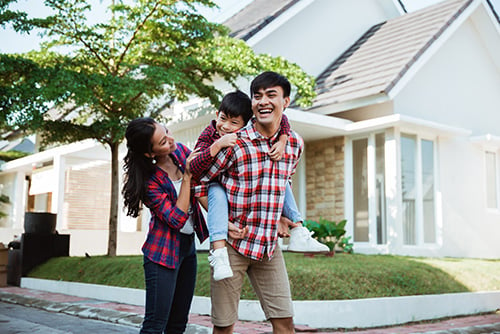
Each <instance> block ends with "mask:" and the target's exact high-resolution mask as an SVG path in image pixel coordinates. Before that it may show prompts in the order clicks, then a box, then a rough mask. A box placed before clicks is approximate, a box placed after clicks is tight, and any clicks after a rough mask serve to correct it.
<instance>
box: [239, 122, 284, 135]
mask: <svg viewBox="0 0 500 334" xmlns="http://www.w3.org/2000/svg"><path fill="white" fill-rule="evenodd" d="M255 122H256V119H255V117H253V118H252V119H251V120H250V121H249V122H248V124H247V125H246V126H245V127H244V128H243V129H242V130H241V131H240V133H241V137H246V138H248V139H250V140H254V139H259V140H271V141H274V140H275V139H276V138H278V133H279V130H278V131H276V133H275V134H274V135H272V136H271V137H264V136H263V135H262V134H261V133H260V132H259V131H257V129H256V128H255Z"/></svg>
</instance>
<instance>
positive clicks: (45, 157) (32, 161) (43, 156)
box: [0, 139, 102, 172]
mask: <svg viewBox="0 0 500 334" xmlns="http://www.w3.org/2000/svg"><path fill="white" fill-rule="evenodd" d="M100 145H102V144H101V143H99V142H97V141H95V140H93V139H86V140H82V141H79V142H76V143H71V144H68V145H63V146H59V147H54V148H51V149H48V150H46V151H42V152H38V153H34V154H31V155H28V156H26V157H23V158H19V159H16V160H12V161H9V162H6V163H5V164H3V165H2V166H1V170H0V172H8V171H16V170H26V169H29V170H32V168H33V167H32V166H34V165H36V164H38V163H42V162H46V161H52V160H53V159H54V157H55V156H64V155H70V154H72V153H76V152H79V151H83V150H88V149H92V148H94V147H98V146H100Z"/></svg>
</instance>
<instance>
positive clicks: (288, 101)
mask: <svg viewBox="0 0 500 334" xmlns="http://www.w3.org/2000/svg"><path fill="white" fill-rule="evenodd" d="M284 100H285V103H284V104H283V109H285V108H288V106H289V105H290V96H287V97H285V98H284Z"/></svg>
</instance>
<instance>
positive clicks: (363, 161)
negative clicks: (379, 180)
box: [352, 139, 368, 242]
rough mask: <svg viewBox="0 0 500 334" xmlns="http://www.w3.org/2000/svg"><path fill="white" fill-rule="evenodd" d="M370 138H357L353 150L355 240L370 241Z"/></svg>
mask: <svg viewBox="0 0 500 334" xmlns="http://www.w3.org/2000/svg"><path fill="white" fill-rule="evenodd" d="M367 146H368V139H359V140H355V141H353V143H352V147H353V149H352V151H353V162H352V165H353V191H354V241H361V242H367V241H368V169H367Z"/></svg>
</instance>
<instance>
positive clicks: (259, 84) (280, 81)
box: [250, 71, 291, 97]
mask: <svg viewBox="0 0 500 334" xmlns="http://www.w3.org/2000/svg"><path fill="white" fill-rule="evenodd" d="M275 86H279V87H281V88H282V89H283V97H288V96H290V90H291V87H290V82H289V81H288V79H287V78H285V77H284V76H282V75H281V74H279V73H276V72H271V71H267V72H263V73H261V74H259V75H258V76H256V77H255V79H253V80H252V83H251V84H250V93H251V94H252V96H253V95H254V94H255V93H257V92H258V91H259V90H260V89H266V88H269V87H275Z"/></svg>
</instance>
